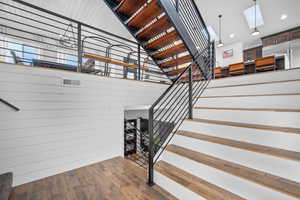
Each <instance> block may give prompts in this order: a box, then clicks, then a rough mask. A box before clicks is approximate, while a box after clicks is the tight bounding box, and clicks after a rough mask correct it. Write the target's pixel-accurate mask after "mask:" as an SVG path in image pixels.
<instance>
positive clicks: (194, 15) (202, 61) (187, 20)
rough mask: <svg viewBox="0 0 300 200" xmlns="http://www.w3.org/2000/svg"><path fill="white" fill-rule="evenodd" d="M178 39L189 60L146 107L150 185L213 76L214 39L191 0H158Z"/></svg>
mask: <svg viewBox="0 0 300 200" xmlns="http://www.w3.org/2000/svg"><path fill="white" fill-rule="evenodd" d="M159 3H160V5H161V7H162V8H163V9H164V11H165V13H166V15H167V16H168V17H169V18H170V20H171V21H172V23H173V26H174V28H175V29H176V31H177V32H178V34H179V35H180V36H181V40H182V41H183V43H184V44H185V45H186V47H187V48H188V51H189V53H190V55H192V59H193V61H192V63H191V64H190V65H189V66H188V67H187V68H186V69H185V70H184V71H183V72H182V73H181V74H180V75H179V76H178V78H177V79H176V80H175V81H174V82H173V84H172V85H171V86H170V87H169V88H168V89H167V90H166V91H165V92H164V93H163V94H162V95H161V96H160V97H159V98H158V99H157V100H156V102H155V103H154V104H153V105H152V106H151V108H150V109H149V119H148V122H149V124H148V135H149V154H148V173H149V174H148V183H149V185H153V184H154V182H153V167H154V165H155V163H156V162H157V161H158V160H159V158H160V156H161V154H162V153H163V152H164V150H165V149H166V147H167V146H168V144H169V143H170V141H171V140H172V138H173V136H174V135H175V133H176V132H177V130H178V129H179V127H180V126H181V124H182V123H183V121H184V119H186V118H190V119H192V117H193V115H192V109H193V106H194V105H195V104H196V102H197V100H198V98H199V96H200V95H201V94H202V92H203V91H204V90H205V88H206V87H207V85H208V84H209V82H210V80H211V79H212V78H213V67H214V65H215V49H214V42H211V41H210V36H209V33H208V30H207V28H206V25H205V23H204V21H203V19H202V17H201V15H200V13H199V11H198V8H197V7H196V5H195V2H194V1H193V0H161V1H160V2H159Z"/></svg>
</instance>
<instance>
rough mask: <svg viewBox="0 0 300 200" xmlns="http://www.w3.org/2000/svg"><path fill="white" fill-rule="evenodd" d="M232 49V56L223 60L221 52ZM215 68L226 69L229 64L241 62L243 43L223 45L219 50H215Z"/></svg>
mask: <svg viewBox="0 0 300 200" xmlns="http://www.w3.org/2000/svg"><path fill="white" fill-rule="evenodd" d="M230 49H233V56H232V57H230V58H223V52H224V51H226V50H230ZM216 58H217V66H220V67H227V66H228V65H230V64H234V63H239V62H243V43H241V42H238V43H234V44H231V45H225V46H223V47H221V48H216Z"/></svg>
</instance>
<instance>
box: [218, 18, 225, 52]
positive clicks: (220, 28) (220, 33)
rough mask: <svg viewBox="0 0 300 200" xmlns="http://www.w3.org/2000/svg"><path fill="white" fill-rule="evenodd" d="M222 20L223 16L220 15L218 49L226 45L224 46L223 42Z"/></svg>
mask: <svg viewBox="0 0 300 200" xmlns="http://www.w3.org/2000/svg"><path fill="white" fill-rule="evenodd" d="M221 19H222V15H219V42H218V45H217V46H218V47H223V46H224V44H223V42H222V32H221V31H222V27H221V23H222V21H221Z"/></svg>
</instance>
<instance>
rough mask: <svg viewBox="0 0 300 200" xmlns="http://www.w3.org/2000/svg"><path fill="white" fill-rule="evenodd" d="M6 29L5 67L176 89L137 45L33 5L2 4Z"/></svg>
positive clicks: (0, 48)
mask: <svg viewBox="0 0 300 200" xmlns="http://www.w3.org/2000/svg"><path fill="white" fill-rule="evenodd" d="M103 23H106V22H105V21H104V22H103ZM0 24H1V25H0V61H2V62H9V63H15V64H23V65H26V66H35V67H47V68H55V69H63V70H69V71H77V72H82V73H90V74H95V75H99V76H107V77H115V78H125V79H134V80H141V81H152V82H163V83H170V81H169V79H168V78H167V77H166V76H165V74H163V72H161V70H160V69H159V67H157V66H156V64H154V62H153V61H152V60H151V59H150V58H149V56H148V54H147V53H146V52H145V51H144V50H143V49H142V48H141V46H140V45H139V44H138V43H137V42H135V41H131V40H129V39H126V38H124V37H120V36H118V35H115V34H113V33H109V32H107V31H104V30H101V29H99V28H96V27H93V26H90V25H88V24H85V23H82V22H79V21H76V20H73V19H70V18H68V17H65V16H62V15H59V14H57V13H54V12H51V11H48V10H46V9H43V8H40V7H37V6H34V5H32V4H29V3H27V2H24V1H19V0H7V1H5V2H2V1H1V2H0ZM91 56H92V57H91Z"/></svg>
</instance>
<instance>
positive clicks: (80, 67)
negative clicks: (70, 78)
mask: <svg viewBox="0 0 300 200" xmlns="http://www.w3.org/2000/svg"><path fill="white" fill-rule="evenodd" d="M81 33H82V32H81V24H80V23H77V50H78V60H77V62H78V66H77V72H81V69H82V47H81V44H82V43H81Z"/></svg>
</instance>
